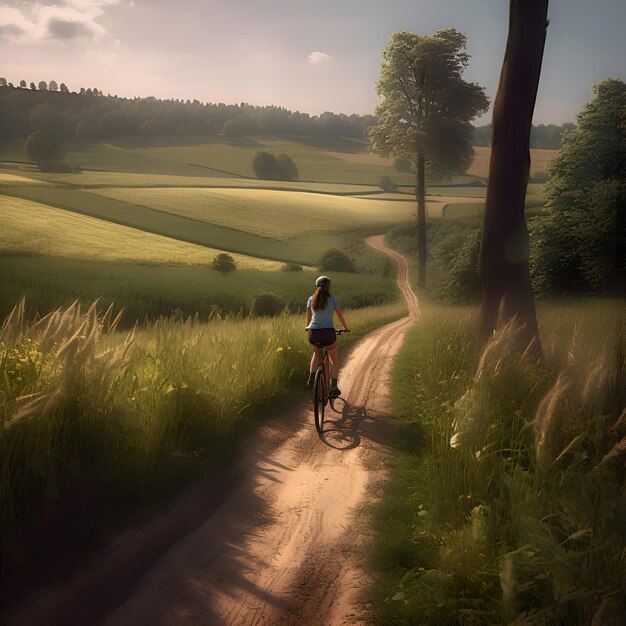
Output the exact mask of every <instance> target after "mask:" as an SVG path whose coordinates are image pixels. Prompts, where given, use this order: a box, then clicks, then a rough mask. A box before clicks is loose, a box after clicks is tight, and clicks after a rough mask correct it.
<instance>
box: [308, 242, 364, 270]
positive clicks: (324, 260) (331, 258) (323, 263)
mask: <svg viewBox="0 0 626 626" xmlns="http://www.w3.org/2000/svg"><path fill="white" fill-rule="evenodd" d="M317 266H318V267H319V269H320V270H322V271H323V272H354V271H355V270H354V264H353V263H352V260H351V259H350V257H349V256H348V255H346V254H344V253H343V252H342V251H341V250H337V248H330V249H329V250H326V251H325V252H323V253H322V256H321V257H320V260H319V261H318V263H317Z"/></svg>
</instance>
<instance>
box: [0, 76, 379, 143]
mask: <svg viewBox="0 0 626 626" xmlns="http://www.w3.org/2000/svg"><path fill="white" fill-rule="evenodd" d="M1 82H2V81H0V83H1ZM375 121H376V120H375V118H374V116H373V115H356V114H354V115H345V114H336V113H330V112H325V113H322V114H321V115H314V116H312V115H309V114H308V113H301V112H299V111H295V112H294V111H289V110H287V109H285V108H283V107H277V106H253V105H251V104H247V103H245V102H242V103H241V104H224V103H221V102H220V103H219V104H214V103H202V102H200V101H198V100H193V101H192V100H186V101H183V100H159V99H157V98H153V97H150V98H133V99H128V98H119V97H118V96H110V95H109V96H104V95H102V92H100V91H99V90H97V89H95V88H94V89H87V90H84V89H83V90H81V93H74V92H70V91H67V90H63V91H60V90H59V91H50V90H48V89H46V90H41V89H28V88H16V87H10V86H0V138H11V137H12V138H20V137H26V136H27V135H28V134H29V133H31V132H32V131H35V130H41V131H43V132H45V133H48V134H50V135H51V136H53V137H56V138H57V139H60V140H66V139H70V138H74V137H78V138H79V139H84V140H88V141H97V140H99V139H112V138H115V137H127V136H133V135H148V136H150V135H153V136H156V135H172V136H184V135H216V134H219V133H222V134H223V135H224V136H225V137H226V138H227V139H234V138H237V137H242V136H246V135H254V134H289V135H307V136H313V137H314V136H322V135H334V136H343V137H355V138H360V139H362V138H365V137H366V136H367V128H368V127H369V126H371V125H372V124H373V123H374V122H375Z"/></svg>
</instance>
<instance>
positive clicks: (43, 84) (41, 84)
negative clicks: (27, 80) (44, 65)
mask: <svg viewBox="0 0 626 626" xmlns="http://www.w3.org/2000/svg"><path fill="white" fill-rule="evenodd" d="M37 87H38V89H39V91H47V90H48V83H47V82H46V81H45V80H40V81H39V83H37Z"/></svg>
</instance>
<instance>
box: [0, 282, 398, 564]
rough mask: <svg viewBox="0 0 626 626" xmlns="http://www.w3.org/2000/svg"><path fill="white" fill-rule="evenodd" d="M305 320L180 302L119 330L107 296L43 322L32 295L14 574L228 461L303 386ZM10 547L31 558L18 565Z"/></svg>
mask: <svg viewBox="0 0 626 626" xmlns="http://www.w3.org/2000/svg"><path fill="white" fill-rule="evenodd" d="M283 278H284V277H283ZM400 315H402V307H400V306H398V305H393V306H392V307H383V308H380V309H376V308H370V309H368V310H366V311H363V312H353V313H352V318H351V319H353V322H354V327H355V328H359V329H360V330H361V331H362V332H366V331H367V330H369V329H371V328H373V327H375V326H377V325H379V324H381V323H386V322H387V321H391V320H392V319H397V318H398V317H399V316H400ZM302 325H303V317H302V315H298V316H291V317H289V316H281V317H280V318H277V319H263V318H259V319H247V320H242V319H237V318H233V319H220V317H219V316H216V315H214V316H213V318H212V320H211V321H210V322H209V323H199V322H198V320H197V319H194V318H191V317H190V318H187V319H185V318H184V316H182V315H180V314H177V315H175V316H172V317H169V318H162V319H160V320H157V321H155V322H154V323H150V324H146V325H144V326H143V327H141V328H138V329H135V330H133V331H129V332H119V331H118V332H114V329H115V321H114V320H112V318H111V313H110V311H109V312H106V313H105V312H99V311H98V307H97V306H96V305H92V306H91V307H90V308H89V310H88V311H86V312H82V311H81V309H80V307H79V306H78V305H76V304H74V305H72V306H70V307H68V308H65V309H62V310H59V311H56V312H54V313H52V314H50V315H48V316H47V317H45V318H43V319H41V320H40V321H37V322H36V321H31V320H29V319H28V317H27V316H26V314H25V305H24V303H22V304H20V305H19V306H18V307H17V308H16V309H15V310H14V311H13V313H12V314H11V315H10V316H9V318H8V319H7V320H6V321H5V322H4V323H3V324H2V326H1V327H0V416H1V418H2V429H0V463H1V466H2V468H3V472H2V473H0V500H1V501H2V503H3V505H2V507H0V545H1V547H0V558H1V559H2V565H3V574H6V573H7V572H8V568H5V565H11V566H13V567H15V568H19V567H20V566H22V565H23V564H24V562H25V561H27V560H28V559H29V558H30V556H31V555H34V554H37V553H39V552H40V551H41V550H49V549H57V550H59V552H61V553H62V552H63V548H64V547H65V545H67V544H72V545H75V544H76V541H77V538H78V537H80V538H81V540H85V539H86V540H87V541H90V540H92V539H93V535H95V534H97V533H98V532H99V531H101V530H103V529H107V530H108V531H109V532H110V530H111V527H112V524H118V523H119V521H120V518H126V517H131V516H129V513H130V514H132V513H135V512H136V510H137V508H138V507H140V506H142V505H145V504H146V503H153V502H154V501H155V500H160V501H162V498H163V496H165V495H172V494H173V493H176V491H177V490H179V489H180V488H181V486H182V485H183V483H184V482H185V481H186V482H188V481H190V480H192V479H194V478H196V477H197V476H198V475H199V474H200V473H204V475H206V470H207V468H209V469H211V470H216V469H218V468H219V467H220V465H222V464H223V463H224V461H225V459H226V457H227V456H228V455H230V454H232V443H233V442H234V441H235V439H236V438H237V437H238V436H240V435H241V433H242V431H243V430H244V429H245V428H246V427H247V426H248V425H249V424H250V423H251V422H253V421H254V419H256V420H258V408H259V407H260V406H261V405H263V404H264V403H267V402H269V401H271V400H273V399H275V398H277V397H278V396H279V395H280V394H284V393H285V391H286V390H289V391H292V390H294V389H298V388H299V386H300V385H301V381H302V378H303V375H304V373H305V372H306V371H308V370H307V367H308V362H309V359H310V348H309V346H308V344H307V343H306V339H305V337H304V334H303V333H302ZM357 334H358V333H352V334H351V335H350V336H348V337H347V338H346V340H347V341H348V342H352V341H354V338H355V336H356V335H357ZM253 418H254V419H253ZM94 494H95V495H94ZM51 528H54V529H55V532H54V533H52V532H50V529H51ZM20 535H21V538H22V540H21V542H20V541H19V536H20ZM46 538H48V539H47V541H49V542H50V543H52V542H53V543H52V545H50V544H48V545H42V544H41V543H40V542H41V541H46ZM10 552H12V553H13V554H14V555H17V557H18V560H16V561H13V562H12V563H8V562H7V560H5V558H4V557H6V556H7V553H10Z"/></svg>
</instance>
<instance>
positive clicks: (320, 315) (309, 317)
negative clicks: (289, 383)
mask: <svg viewBox="0 0 626 626" xmlns="http://www.w3.org/2000/svg"><path fill="white" fill-rule="evenodd" d="M315 287H316V289H315V293H314V294H313V295H312V296H311V297H310V298H309V299H308V301H307V303H306V330H307V331H308V334H309V343H310V344H311V347H312V348H313V357H312V358H311V367H310V370H309V380H308V385H309V386H310V385H312V384H313V379H314V378H315V371H316V370H317V367H318V365H319V363H320V359H321V351H320V349H319V348H318V347H317V346H316V345H314V344H316V343H323V344H324V345H326V346H328V347H327V348H326V349H327V351H328V356H329V358H330V390H329V397H330V398H337V397H338V396H339V395H340V394H341V391H340V390H339V388H338V387H337V379H338V378H339V355H338V353H337V335H336V333H335V329H334V328H333V326H334V325H333V314H334V313H337V317H338V318H339V321H340V322H341V325H342V326H343V328H344V330H346V331H348V330H349V328H348V325H347V324H346V320H345V319H344V317H343V313H342V312H341V306H340V304H339V300H337V298H335V297H334V296H331V295H330V278H328V276H320V277H319V278H318V279H317V280H316V281H315Z"/></svg>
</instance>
